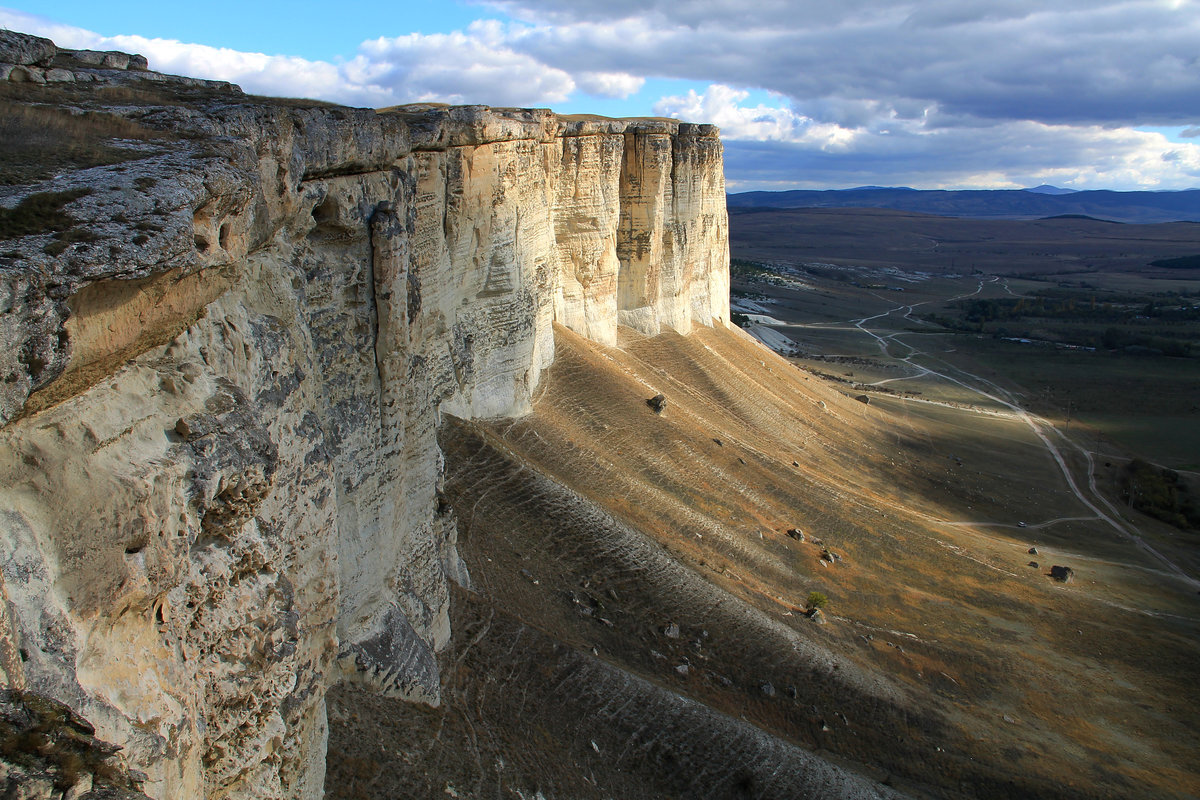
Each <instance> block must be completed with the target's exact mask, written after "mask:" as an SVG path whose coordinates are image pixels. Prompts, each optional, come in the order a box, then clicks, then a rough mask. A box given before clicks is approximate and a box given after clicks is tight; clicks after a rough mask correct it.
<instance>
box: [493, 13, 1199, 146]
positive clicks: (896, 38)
mask: <svg viewBox="0 0 1200 800" xmlns="http://www.w3.org/2000/svg"><path fill="white" fill-rule="evenodd" d="M494 5H499V6H501V7H503V8H505V9H506V10H507V11H509V12H510V13H513V14H515V15H519V16H521V17H522V18H524V19H526V20H527V21H529V23H530V24H528V25H526V26H525V27H523V28H520V29H516V28H514V30H513V31H512V34H511V39H510V40H511V42H512V45H513V46H514V47H515V48H517V49H519V50H522V51H524V52H528V53H531V54H533V55H535V56H536V57H538V58H539V59H540V60H542V61H543V62H546V63H552V64H555V65H557V66H559V67H561V68H563V69H567V70H568V71H577V70H582V69H590V70H608V69H615V68H620V69H624V70H627V71H630V72H633V73H635V74H653V75H662V76H667V77H674V78H685V79H693V80H701V81H706V82H709V81H711V82H719V83H724V84H727V85H734V86H751V87H760V88H764V89H769V90H772V91H776V92H779V93H781V94H784V95H786V96H788V97H790V98H792V99H793V100H795V101H797V102H800V101H811V100H818V99H830V98H833V99H841V100H871V101H881V102H883V103H886V104H890V105H892V106H896V107H899V106H901V105H904V104H908V103H917V104H920V105H930V104H936V105H938V106H939V107H940V108H941V109H943V110H944V111H945V112H946V113H950V114H969V115H971V116H977V117H986V118H990V119H1031V120H1037V121H1041V122H1047V123H1080V124H1111V123H1121V124H1130V125H1136V124H1184V123H1188V122H1191V120H1192V119H1194V109H1195V108H1198V107H1200V80H1197V74H1198V72H1200V50H1197V48H1196V42H1197V41H1200V7H1198V6H1197V4H1196V3H1195V2H1193V0H1181V1H1180V2H1168V1H1167V0H1061V1H1060V2H1056V3H1053V4H1047V3H1044V2H1040V1H1039V2H1032V1H1031V0H921V2H912V0H910V1H909V2H892V1H891V0H888V1H887V2H884V1H883V0H842V2H838V3H829V2H826V0H820V2H818V1H817V0H794V1H793V0H788V1H786V2H785V1H784V0H769V1H768V2H759V3H745V2H744V0H681V1H680V2H667V1H666V0H628V1H626V0H615V2H608V3H604V4H592V3H588V4H579V3H575V2H571V0H505V1H504V2H499V3H495V4H494ZM830 121H840V120H830Z"/></svg>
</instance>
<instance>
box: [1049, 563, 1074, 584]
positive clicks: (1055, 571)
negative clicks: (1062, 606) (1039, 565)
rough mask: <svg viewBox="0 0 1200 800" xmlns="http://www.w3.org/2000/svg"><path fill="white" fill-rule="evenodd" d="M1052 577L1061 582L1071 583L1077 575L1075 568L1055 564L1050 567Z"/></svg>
mask: <svg viewBox="0 0 1200 800" xmlns="http://www.w3.org/2000/svg"><path fill="white" fill-rule="evenodd" d="M1050 577H1051V578H1054V580H1056V581H1058V582H1060V583H1070V582H1071V579H1072V578H1074V577H1075V570H1073V569H1071V568H1070V567H1063V566H1060V565H1058V564H1055V565H1054V566H1052V567H1051V568H1050Z"/></svg>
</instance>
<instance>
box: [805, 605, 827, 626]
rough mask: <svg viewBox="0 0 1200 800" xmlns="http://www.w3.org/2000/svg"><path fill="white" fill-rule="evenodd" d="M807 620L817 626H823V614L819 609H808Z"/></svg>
mask: <svg viewBox="0 0 1200 800" xmlns="http://www.w3.org/2000/svg"><path fill="white" fill-rule="evenodd" d="M808 618H809V619H811V620H812V621H813V622H815V623H817V624H818V625H824V624H825V614H824V612H822V611H821V609H819V608H810V609H809V610H808Z"/></svg>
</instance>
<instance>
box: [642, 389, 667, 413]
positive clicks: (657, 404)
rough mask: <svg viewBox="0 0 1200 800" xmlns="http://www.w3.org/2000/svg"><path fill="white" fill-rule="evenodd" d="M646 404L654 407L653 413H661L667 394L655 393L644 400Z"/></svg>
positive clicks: (665, 405)
mask: <svg viewBox="0 0 1200 800" xmlns="http://www.w3.org/2000/svg"><path fill="white" fill-rule="evenodd" d="M646 405H648V406H650V407H651V408H652V409H654V413H655V414H661V413H662V412H663V409H665V408H666V407H667V396H666V395H665V394H661V393H660V394H656V395H654V397H651V398H650V399H649V400H647V401H646Z"/></svg>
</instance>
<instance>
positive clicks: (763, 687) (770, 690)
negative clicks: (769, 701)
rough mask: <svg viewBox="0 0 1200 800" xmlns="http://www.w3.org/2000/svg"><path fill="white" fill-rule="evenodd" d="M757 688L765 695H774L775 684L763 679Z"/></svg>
mask: <svg viewBox="0 0 1200 800" xmlns="http://www.w3.org/2000/svg"><path fill="white" fill-rule="evenodd" d="M758 688H759V690H760V691H762V693H763V694H765V695H766V696H767V697H774V696H775V685H774V684H773V683H771V682H770V681H763V682H762V683H761V684H759V686H758Z"/></svg>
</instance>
